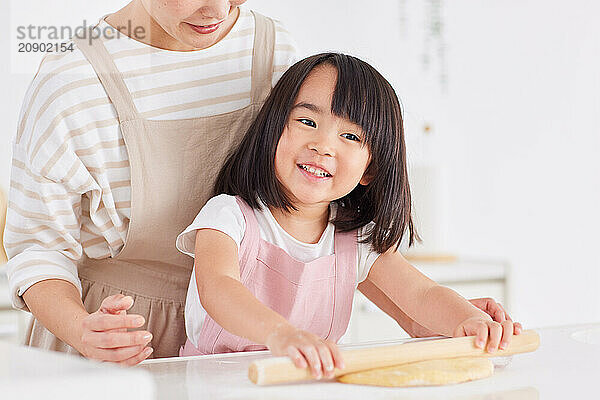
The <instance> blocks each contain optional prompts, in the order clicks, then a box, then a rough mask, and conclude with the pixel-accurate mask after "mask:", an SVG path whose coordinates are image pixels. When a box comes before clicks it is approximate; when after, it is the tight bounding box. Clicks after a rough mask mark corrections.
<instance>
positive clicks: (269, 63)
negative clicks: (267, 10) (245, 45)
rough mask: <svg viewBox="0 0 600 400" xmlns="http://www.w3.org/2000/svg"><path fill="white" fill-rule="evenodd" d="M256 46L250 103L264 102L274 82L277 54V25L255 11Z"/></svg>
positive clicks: (254, 46)
mask: <svg viewBox="0 0 600 400" xmlns="http://www.w3.org/2000/svg"><path fill="white" fill-rule="evenodd" d="M251 12H252V14H253V15H254V45H253V46H252V89H251V90H250V101H251V102H252V103H261V102H263V101H264V100H265V99H266V98H267V96H268V95H269V92H270V91H271V85H272V82H273V55H274V53H275V24H274V23H273V20H272V19H271V18H268V17H265V16H264V15H262V14H259V13H257V12H255V11H251Z"/></svg>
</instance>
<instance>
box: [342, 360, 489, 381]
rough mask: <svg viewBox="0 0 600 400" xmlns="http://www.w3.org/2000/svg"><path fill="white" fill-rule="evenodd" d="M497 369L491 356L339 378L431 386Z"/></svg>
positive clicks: (385, 368) (462, 379)
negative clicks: (490, 358)
mask: <svg viewBox="0 0 600 400" xmlns="http://www.w3.org/2000/svg"><path fill="white" fill-rule="evenodd" d="M493 372H494V364H492V362H491V361H490V360H489V359H487V358H481V357H480V358H472V357H462V358H449V359H442V360H427V361H420V362H415V363H410V364H401V365H395V366H392V367H384V368H375V369H370V370H367V371H359V372H353V373H350V374H346V375H342V376H340V377H339V378H338V379H337V380H338V382H342V383H354V384H357V385H372V386H392V387H405V386H431V385H448V384H452V383H461V382H467V381H472V380H475V379H482V378H487V377H488V376H491V375H492V373H493Z"/></svg>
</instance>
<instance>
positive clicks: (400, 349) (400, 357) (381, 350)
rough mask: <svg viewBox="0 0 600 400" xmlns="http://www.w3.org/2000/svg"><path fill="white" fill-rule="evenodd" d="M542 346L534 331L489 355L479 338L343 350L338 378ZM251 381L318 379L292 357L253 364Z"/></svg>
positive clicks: (514, 338) (257, 382)
mask: <svg viewBox="0 0 600 400" xmlns="http://www.w3.org/2000/svg"><path fill="white" fill-rule="evenodd" d="M539 345H540V337H539V335H538V334H537V333H536V332H535V331H532V330H527V331H523V332H522V333H521V334H519V335H516V336H513V338H512V341H511V342H510V345H509V346H508V347H507V348H506V349H504V350H500V349H499V350H497V351H496V352H494V353H488V352H487V351H485V350H484V349H480V348H478V347H476V346H475V336H464V337H458V338H447V339H433V340H425V341H419V342H412V343H410V342H409V343H403V344H396V345H392V346H380V347H371V348H365V349H356V350H343V351H342V356H343V358H344V365H345V368H344V369H342V370H340V369H337V368H336V370H335V376H336V377H337V376H340V375H344V374H348V373H350V372H356V371H362V370H366V369H373V368H381V367H389V366H392V365H398V364H406V363H411V362H416V361H424V360H434V359H441V358H456V357H502V356H509V355H511V354H518V353H527V352H530V351H534V350H535V349H537V348H538V346H539ZM248 378H249V379H250V380H251V381H252V382H253V383H255V384H257V385H270V384H276V383H288V382H297V381H304V380H311V379H314V378H313V376H312V375H311V373H310V369H309V368H304V369H300V368H296V367H295V366H294V364H293V362H292V360H290V359H289V358H288V357H271V358H267V359H264V360H258V361H255V362H253V363H252V364H251V365H250V367H249V368H248Z"/></svg>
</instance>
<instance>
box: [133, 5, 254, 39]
mask: <svg viewBox="0 0 600 400" xmlns="http://www.w3.org/2000/svg"><path fill="white" fill-rule="evenodd" d="M245 2H246V0H141V3H142V5H143V7H144V9H145V10H146V12H147V13H148V14H149V15H150V16H151V17H152V19H153V20H154V22H155V23H156V24H158V25H159V26H160V28H162V30H164V31H165V32H166V33H167V34H168V35H169V36H170V37H172V38H173V39H175V40H176V41H177V42H179V43H180V44H181V45H182V46H169V47H171V48H173V47H180V48H181V49H204V48H207V47H210V46H212V45H213V44H215V43H217V42H218V41H219V40H221V39H222V38H223V37H224V36H225V35H226V34H227V32H229V30H230V29H231V27H232V26H233V24H234V23H235V20H236V18H237V12H236V8H237V7H238V6H239V5H241V4H243V3H245Z"/></svg>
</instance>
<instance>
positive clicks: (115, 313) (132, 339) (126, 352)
mask: <svg viewBox="0 0 600 400" xmlns="http://www.w3.org/2000/svg"><path fill="white" fill-rule="evenodd" d="M132 306H133V299H132V298H131V297H130V296H123V295H122V294H116V295H113V296H109V297H107V298H105V299H104V300H103V301H102V304H101V305H100V308H99V309H98V311H96V312H94V313H92V314H90V315H88V316H87V317H86V318H84V319H83V320H82V322H81V325H82V326H81V327H82V334H81V344H82V347H81V348H80V349H78V350H79V351H80V352H81V354H83V355H84V356H85V357H86V358H90V359H94V360H99V361H109V362H115V363H119V364H122V365H136V364H138V363H140V362H141V361H143V360H145V359H146V358H148V356H150V354H152V351H153V349H152V348H151V347H146V345H147V344H148V343H149V342H150V340H152V334H151V333H150V332H148V331H134V332H128V331H127V329H132V328H139V327H141V326H143V325H144V322H145V321H144V317H142V316H141V315H133V314H132V315H127V310H129V309H130V308H131V307H132Z"/></svg>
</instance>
